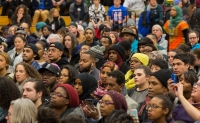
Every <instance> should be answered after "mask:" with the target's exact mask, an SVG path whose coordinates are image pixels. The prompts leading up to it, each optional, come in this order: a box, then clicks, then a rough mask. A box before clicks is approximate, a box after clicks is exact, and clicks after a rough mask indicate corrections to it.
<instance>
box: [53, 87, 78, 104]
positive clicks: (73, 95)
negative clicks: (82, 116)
mask: <svg viewBox="0 0 200 123" xmlns="http://www.w3.org/2000/svg"><path fill="white" fill-rule="evenodd" d="M58 87H63V88H64V89H65V90H66V91H67V94H68V98H69V108H71V107H78V106H79V99H78V93H77V92H76V90H75V89H74V88H73V87H72V86H71V85H69V84H58V85H57V86H56V87H55V88H54V91H55V90H56V88H58Z"/></svg>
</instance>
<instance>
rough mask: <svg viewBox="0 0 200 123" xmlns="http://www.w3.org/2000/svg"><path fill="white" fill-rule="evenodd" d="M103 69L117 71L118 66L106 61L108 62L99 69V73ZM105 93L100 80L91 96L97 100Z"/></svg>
mask: <svg viewBox="0 0 200 123" xmlns="http://www.w3.org/2000/svg"><path fill="white" fill-rule="evenodd" d="M104 67H109V68H110V69H111V71H114V70H118V66H117V65H116V64H115V63H114V62H112V61H108V62H106V63H104V64H103V65H102V67H101V68H100V73H101V71H102V70H103V69H104ZM106 92H107V91H106V88H105V86H104V84H103V83H102V80H100V81H99V83H98V88H97V89H96V90H95V91H94V93H93V94H92V96H93V97H94V98H96V99H97V100H99V99H101V98H102V96H103V95H104V94H105V93H106Z"/></svg>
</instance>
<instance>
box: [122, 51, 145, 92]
mask: <svg viewBox="0 0 200 123" xmlns="http://www.w3.org/2000/svg"><path fill="white" fill-rule="evenodd" d="M129 64H130V70H129V71H128V72H127V73H126V75H125V80H126V83H125V85H126V89H127V90H129V89H131V88H133V87H135V86H136V85H135V82H134V76H133V73H134V71H135V68H136V67H137V66H140V65H144V66H147V65H148V64H149V57H148V56H147V55H145V54H143V53H135V54H134V55H133V56H132V57H131V59H130V61H129Z"/></svg>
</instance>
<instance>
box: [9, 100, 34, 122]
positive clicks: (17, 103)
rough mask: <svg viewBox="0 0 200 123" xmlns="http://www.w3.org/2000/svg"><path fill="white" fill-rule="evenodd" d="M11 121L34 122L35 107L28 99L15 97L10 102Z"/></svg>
mask: <svg viewBox="0 0 200 123" xmlns="http://www.w3.org/2000/svg"><path fill="white" fill-rule="evenodd" d="M10 106H12V115H11V123H35V122H36V121H37V108H36V106H35V104H33V102H32V101H31V100H30V99H23V98H20V99H17V100H14V101H12V102H11V104H10Z"/></svg>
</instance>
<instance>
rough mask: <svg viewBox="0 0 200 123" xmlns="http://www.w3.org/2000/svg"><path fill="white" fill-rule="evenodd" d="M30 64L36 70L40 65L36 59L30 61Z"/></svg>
mask: <svg viewBox="0 0 200 123" xmlns="http://www.w3.org/2000/svg"><path fill="white" fill-rule="evenodd" d="M31 66H32V67H34V68H35V69H36V70H39V69H40V68H41V66H40V65H39V64H38V62H37V61H36V60H34V61H33V62H32V63H31Z"/></svg>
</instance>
